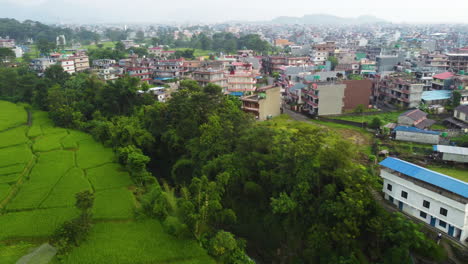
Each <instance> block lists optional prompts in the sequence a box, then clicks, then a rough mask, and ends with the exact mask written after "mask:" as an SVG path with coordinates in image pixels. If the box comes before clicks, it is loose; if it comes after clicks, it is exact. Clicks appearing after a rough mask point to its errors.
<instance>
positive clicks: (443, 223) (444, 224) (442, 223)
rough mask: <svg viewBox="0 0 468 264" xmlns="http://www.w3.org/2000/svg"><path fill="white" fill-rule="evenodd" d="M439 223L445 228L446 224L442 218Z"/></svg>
mask: <svg viewBox="0 0 468 264" xmlns="http://www.w3.org/2000/svg"><path fill="white" fill-rule="evenodd" d="M439 225H440V226H441V227H443V228H445V227H446V226H447V223H445V222H444V221H442V220H439Z"/></svg>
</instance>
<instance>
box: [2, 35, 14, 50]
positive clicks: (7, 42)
mask: <svg viewBox="0 0 468 264" xmlns="http://www.w3.org/2000/svg"><path fill="white" fill-rule="evenodd" d="M15 46H16V44H15V40H14V39H10V38H8V37H7V38H1V37H0V48H8V49H13V48H15Z"/></svg>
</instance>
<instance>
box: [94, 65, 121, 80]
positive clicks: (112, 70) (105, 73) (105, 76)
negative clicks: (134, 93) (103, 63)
mask: <svg viewBox="0 0 468 264" xmlns="http://www.w3.org/2000/svg"><path fill="white" fill-rule="evenodd" d="M96 71H97V76H98V77H99V79H101V80H103V81H105V82H107V81H114V80H117V79H118V78H119V77H120V76H122V75H123V73H124V72H123V68H120V67H106V68H99V69H97V70H96Z"/></svg>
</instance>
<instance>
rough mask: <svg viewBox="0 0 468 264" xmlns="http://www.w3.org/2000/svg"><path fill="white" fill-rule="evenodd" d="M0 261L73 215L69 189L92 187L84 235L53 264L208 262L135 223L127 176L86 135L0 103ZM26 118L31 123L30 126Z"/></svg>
mask: <svg viewBox="0 0 468 264" xmlns="http://www.w3.org/2000/svg"><path fill="white" fill-rule="evenodd" d="M0 107H1V109H2V111H1V112H0V263H2V264H3V263H6V264H8V263H15V262H16V261H17V260H18V259H19V258H21V257H22V256H23V255H26V254H28V252H30V250H32V249H34V248H36V247H38V246H39V245H41V244H42V243H44V242H47V241H48V237H49V236H50V235H51V234H52V233H53V232H54V231H55V230H56V229H57V228H58V227H59V226H60V225H61V224H62V223H63V222H65V221H67V220H70V219H72V218H74V217H76V216H77V215H78V211H77V209H75V207H74V203H75V194H76V193H77V192H80V191H84V190H90V191H92V192H94V196H95V201H94V206H93V219H94V221H95V225H94V226H93V228H92V230H91V235H90V237H89V239H88V240H87V241H86V242H85V243H84V244H83V245H82V246H81V247H78V248H75V249H74V250H73V251H72V252H71V253H70V254H69V255H67V256H66V258H65V260H64V261H63V262H59V261H58V260H57V259H54V260H53V262H54V263H83V264H84V263H175V264H183V263H187V264H188V263H193V264H198V263H214V262H213V260H212V259H211V258H210V257H209V256H208V255H207V253H206V252H205V251H204V250H203V249H202V248H201V247H200V246H199V245H198V244H197V243H196V242H195V241H194V240H184V239H177V238H174V237H172V236H170V235H168V234H166V233H165V232H164V231H163V229H162V227H161V224H160V223H159V222H158V221H156V220H152V219H144V217H143V219H141V218H142V217H139V219H140V220H138V221H137V220H136V218H135V208H136V207H137V199H136V197H135V196H134V194H133V192H132V191H131V190H132V185H133V183H132V181H131V178H130V176H129V174H128V173H127V172H126V171H125V170H124V169H123V168H122V166H121V165H120V164H118V163H116V158H115V154H114V152H113V151H112V149H110V148H106V147H104V146H103V145H102V144H100V143H98V142H96V141H95V140H94V139H93V138H92V137H91V136H90V135H88V134H86V133H83V132H80V131H75V130H70V129H64V128H60V127H55V126H54V125H53V123H52V122H51V120H50V119H49V118H48V117H47V113H45V112H41V111H32V113H31V114H30V120H29V119H28V113H27V112H26V110H25V109H24V107H23V106H21V105H16V104H13V103H9V102H4V101H0ZM28 120H29V123H28Z"/></svg>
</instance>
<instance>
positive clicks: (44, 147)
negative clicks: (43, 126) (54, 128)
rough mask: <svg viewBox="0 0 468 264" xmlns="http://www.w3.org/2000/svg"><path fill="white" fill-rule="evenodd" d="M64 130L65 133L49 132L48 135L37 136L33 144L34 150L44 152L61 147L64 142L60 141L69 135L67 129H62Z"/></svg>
mask: <svg viewBox="0 0 468 264" xmlns="http://www.w3.org/2000/svg"><path fill="white" fill-rule="evenodd" d="M62 130H63V133H57V134H48V135H43V136H41V137H39V138H36V139H35V140H34V144H33V151H34V152H44V151H51V150H56V149H61V148H62V144H61V143H60V142H61V140H62V138H64V137H65V136H67V131H66V130H65V129H62Z"/></svg>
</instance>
